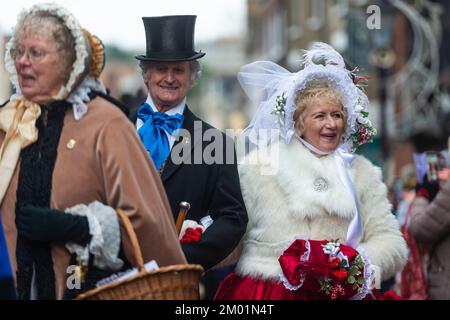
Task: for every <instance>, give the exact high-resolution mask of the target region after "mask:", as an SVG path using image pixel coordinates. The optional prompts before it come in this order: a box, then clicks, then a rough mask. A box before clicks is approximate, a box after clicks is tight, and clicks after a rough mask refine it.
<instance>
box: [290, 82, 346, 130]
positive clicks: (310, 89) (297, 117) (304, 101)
mask: <svg viewBox="0 0 450 320" xmlns="http://www.w3.org/2000/svg"><path fill="white" fill-rule="evenodd" d="M317 100H325V101H328V102H331V103H333V104H336V105H339V106H341V110H342V118H343V120H344V126H345V125H346V124H347V112H346V111H345V108H344V106H343V105H342V101H341V97H340V95H339V94H338V93H337V92H336V91H335V90H333V89H332V88H331V87H330V86H329V85H328V84H327V83H326V82H312V83H310V84H309V85H308V86H307V87H306V88H305V89H303V90H301V91H299V92H298V95H297V97H296V98H295V106H296V108H295V111H294V116H293V119H294V123H295V125H294V126H295V129H297V131H298V133H299V134H301V133H302V132H303V130H304V129H305V123H304V120H305V111H306V110H307V109H308V107H310V106H311V105H312V104H313V102H314V101H317Z"/></svg>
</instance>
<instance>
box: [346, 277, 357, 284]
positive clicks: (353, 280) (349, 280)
mask: <svg viewBox="0 0 450 320" xmlns="http://www.w3.org/2000/svg"><path fill="white" fill-rule="evenodd" d="M355 281H356V280H355V277H354V276H349V277H348V278H347V282H348V283H350V284H353V283H355Z"/></svg>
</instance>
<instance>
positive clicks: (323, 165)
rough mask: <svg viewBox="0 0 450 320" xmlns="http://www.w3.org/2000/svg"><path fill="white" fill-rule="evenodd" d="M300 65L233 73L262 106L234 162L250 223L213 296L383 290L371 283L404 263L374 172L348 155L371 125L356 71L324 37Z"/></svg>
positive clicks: (358, 295) (319, 295)
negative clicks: (247, 145)
mask: <svg viewBox="0 0 450 320" xmlns="http://www.w3.org/2000/svg"><path fill="white" fill-rule="evenodd" d="M302 65H303V68H302V69H301V70H300V71H299V72H296V73H290V72H288V71H287V70H285V69H284V68H282V67H280V66H278V65H276V64H274V63H272V62H266V61H258V62H254V63H251V64H249V65H246V66H244V67H242V69H241V71H240V72H239V75H238V79H239V81H240V84H241V86H242V87H243V89H244V90H245V91H246V93H247V94H248V95H249V97H251V98H253V99H254V100H256V102H257V103H258V104H259V109H258V111H257V113H256V115H255V117H254V119H253V120H252V122H251V124H250V126H249V127H248V128H247V130H246V133H247V134H246V137H247V138H248V139H249V141H250V142H251V143H252V144H251V145H252V146H254V147H255V148H254V149H253V150H251V151H250V153H249V154H248V155H247V157H246V158H245V161H244V162H243V164H242V165H241V166H240V169H239V171H240V178H241V187H242V192H243V196H244V200H245V205H246V207H247V210H248V214H249V224H248V227H247V232H246V235H245V236H244V238H243V240H242V242H241V246H240V250H241V251H240V252H237V254H235V256H240V258H239V260H238V263H237V266H236V269H235V272H234V273H232V274H230V275H229V276H228V277H227V278H226V279H225V280H224V282H223V283H222V284H221V286H220V288H219V290H218V292H217V294H216V297H215V298H216V299H367V298H382V296H381V295H380V294H379V292H378V291H377V290H376V289H375V287H377V284H379V283H380V282H381V281H383V280H385V279H388V278H390V277H392V276H393V275H394V274H395V273H396V272H397V271H399V270H400V269H401V268H402V266H403V265H404V263H405V260H406V250H407V249H406V245H405V241H404V240H403V238H402V235H401V233H400V230H399V226H398V224H397V221H396V220H395V217H394V215H393V214H392V213H391V205H390V204H389V202H388V199H387V192H386V186H385V185H384V184H383V182H382V176H381V170H380V169H379V168H377V167H375V166H374V165H373V164H371V163H370V162H369V161H368V160H367V159H365V158H364V157H363V156H359V155H355V154H354V153H353V152H354V151H355V149H356V148H357V147H358V146H359V145H361V144H363V143H366V142H368V141H370V139H371V137H372V136H373V135H374V134H375V133H376V131H375V129H374V128H373V127H372V125H371V122H370V121H369V119H368V112H367V111H366V110H367V107H368V99H367V96H366V95H365V94H364V92H363V91H362V90H361V88H360V85H359V84H360V83H359V84H358V82H359V81H360V78H357V77H356V76H355V75H354V73H353V72H352V71H349V70H347V69H346V65H345V62H344V60H343V58H342V57H341V55H340V54H339V53H338V52H336V51H335V50H334V49H333V48H332V47H330V46H329V45H327V44H325V43H315V44H313V46H312V47H311V50H309V51H305V53H304V55H303V60H302ZM275 130H277V131H275ZM273 132H276V133H277V134H273ZM264 137H266V138H265V139H262V138H264Z"/></svg>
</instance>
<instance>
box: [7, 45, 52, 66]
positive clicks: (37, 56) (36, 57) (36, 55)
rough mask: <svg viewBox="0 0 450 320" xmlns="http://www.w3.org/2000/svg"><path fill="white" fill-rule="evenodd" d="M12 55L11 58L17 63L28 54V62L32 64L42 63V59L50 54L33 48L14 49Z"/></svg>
mask: <svg viewBox="0 0 450 320" xmlns="http://www.w3.org/2000/svg"><path fill="white" fill-rule="evenodd" d="M10 54H11V57H12V58H13V59H14V60H16V61H17V60H19V59H21V58H22V57H23V56H24V55H25V54H26V55H27V58H28V60H29V61H30V62H31V63H37V62H40V61H42V59H44V57H45V56H46V55H47V54H48V52H46V51H43V50H39V49H36V48H34V47H31V48H23V47H17V48H12V49H11V50H10Z"/></svg>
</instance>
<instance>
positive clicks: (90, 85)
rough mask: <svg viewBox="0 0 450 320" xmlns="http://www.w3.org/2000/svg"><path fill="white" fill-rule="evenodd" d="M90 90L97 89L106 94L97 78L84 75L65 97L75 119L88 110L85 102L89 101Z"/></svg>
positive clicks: (78, 118)
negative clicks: (70, 105)
mask: <svg viewBox="0 0 450 320" xmlns="http://www.w3.org/2000/svg"><path fill="white" fill-rule="evenodd" d="M91 91H99V92H102V93H104V94H106V88H105V86H104V85H103V84H102V83H101V82H100V81H99V80H98V79H94V78H92V77H85V78H84V79H83V81H82V82H81V83H80V85H79V86H78V87H77V88H76V89H75V90H74V91H73V92H72V93H71V94H70V95H69V97H68V98H67V101H68V102H69V103H71V104H72V108H73V116H74V117H75V120H80V119H81V118H82V117H83V116H84V115H85V114H86V112H87V111H88V106H87V103H88V102H89V101H90V98H89V96H88V94H89V93H90V92H91Z"/></svg>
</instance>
